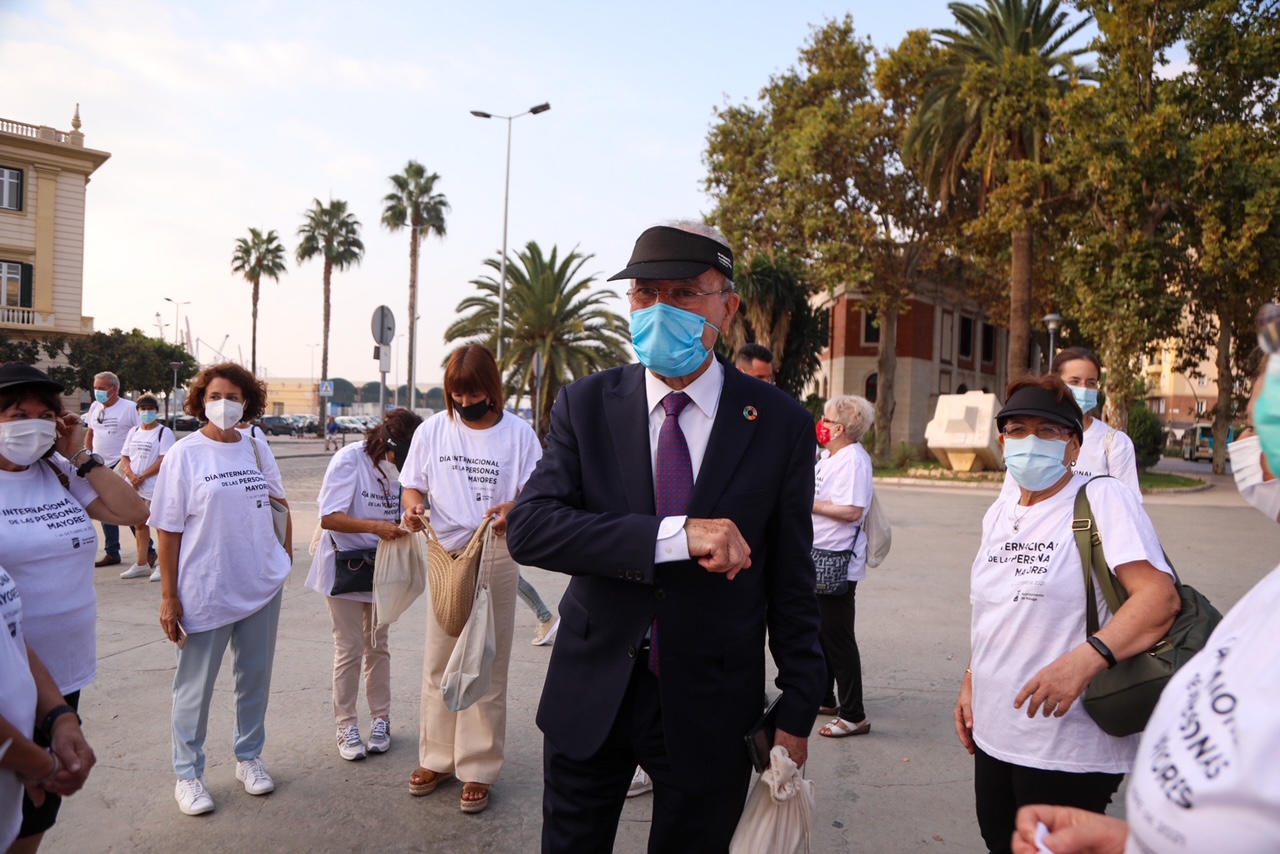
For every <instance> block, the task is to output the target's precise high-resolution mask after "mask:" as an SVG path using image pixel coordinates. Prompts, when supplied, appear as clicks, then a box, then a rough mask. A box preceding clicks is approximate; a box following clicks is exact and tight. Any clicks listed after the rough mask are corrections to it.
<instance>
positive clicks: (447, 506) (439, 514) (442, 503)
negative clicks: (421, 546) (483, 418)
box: [400, 409, 542, 551]
mask: <svg viewBox="0 0 1280 854" xmlns="http://www.w3.org/2000/svg"><path fill="white" fill-rule="evenodd" d="M541 458H542V445H540V444H539V443H538V437H537V435H536V434H535V433H534V432H533V428H532V427H530V426H529V425H528V424H526V423H525V422H524V421H522V420H521V419H519V418H517V417H516V416H515V415H514V414H512V413H511V412H509V411H505V410H504V411H503V413H502V419H501V420H499V421H498V423H497V424H495V425H493V426H492V427H490V428H488V429H487V430H477V429H475V428H472V427H468V426H466V424H465V423H463V421H462V419H461V418H457V417H451V416H450V415H449V411H448V410H447V409H446V410H445V411H443V412H437V413H436V414H435V415H433V416H431V417H430V418H428V419H427V420H426V421H424V422H422V424H420V425H419V426H418V429H417V431H415V432H414V434H413V444H411V445H410V446H409V453H408V454H407V455H406V458H405V461H404V467H403V468H402V469H401V470H400V482H401V483H402V484H403V485H404V486H406V487H408V488H409V489H416V490H418V491H419V492H422V493H424V494H427V493H429V494H430V496H431V527H432V528H434V529H435V532H436V534H438V535H439V537H440V542H441V544H442V545H443V546H444V547H445V548H446V549H448V550H450V551H453V550H455V549H460V548H462V547H463V546H465V545H466V544H467V541H468V540H470V539H471V535H472V534H474V533H475V531H476V529H477V528H479V527H480V523H481V522H482V521H483V519H484V511H486V510H488V509H489V508H490V507H492V506H494V505H495V504H502V503H503V502H506V501H514V500H515V499H516V496H517V495H519V494H520V490H521V488H523V487H524V484H525V482H526V481H527V480H528V479H529V475H531V474H533V469H534V466H535V465H537V463H538V460H539V459H541Z"/></svg>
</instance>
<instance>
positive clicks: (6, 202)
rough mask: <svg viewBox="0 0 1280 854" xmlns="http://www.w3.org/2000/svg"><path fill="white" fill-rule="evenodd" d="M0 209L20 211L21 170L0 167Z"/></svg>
mask: <svg viewBox="0 0 1280 854" xmlns="http://www.w3.org/2000/svg"><path fill="white" fill-rule="evenodd" d="M0 208H5V209H6V210H11V211H20V210H22V170H21V169H14V168H12V167H9V166H0Z"/></svg>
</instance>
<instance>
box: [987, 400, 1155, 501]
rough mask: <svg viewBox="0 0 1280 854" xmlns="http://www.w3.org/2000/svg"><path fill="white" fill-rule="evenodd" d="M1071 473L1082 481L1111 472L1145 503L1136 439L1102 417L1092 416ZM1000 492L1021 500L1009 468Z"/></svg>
mask: <svg viewBox="0 0 1280 854" xmlns="http://www.w3.org/2000/svg"><path fill="white" fill-rule="evenodd" d="M1108 436H1110V437H1111V439H1110V445H1111V447H1110V448H1108V447H1107V444H1108V439H1107V437H1108ZM1071 473H1072V474H1074V475H1075V476H1076V478H1077V479H1078V480H1079V481H1080V482H1081V483H1083V482H1085V481H1087V480H1089V479H1090V478H1093V477H1097V476H1098V475H1103V474H1109V475H1111V476H1112V477H1114V478H1115V479H1116V480H1119V481H1120V482H1121V483H1123V484H1125V485H1126V486H1128V487H1129V488H1130V489H1132V490H1133V494H1134V495H1136V496H1138V503H1140V504H1141V503H1142V487H1140V486H1139V485H1138V461H1137V455H1136V454H1135V452H1134V450H1133V440H1132V439H1130V438H1129V436H1128V434H1127V433H1125V432H1124V431H1123V430H1117V429H1115V428H1114V427H1110V426H1108V425H1106V424H1103V423H1102V419H1101V418H1095V419H1093V421H1092V422H1091V423H1090V424H1089V427H1088V429H1086V430H1085V431H1084V441H1083V442H1082V443H1081V444H1080V455H1079V456H1078V457H1076V464H1075V465H1074V466H1072V467H1071ZM1000 494H1001V497H1002V498H1003V497H1005V496H1006V495H1011V496H1013V500H1014V501H1017V500H1018V496H1019V494H1020V491H1019V490H1018V483H1017V481H1015V480H1014V479H1013V476H1012V475H1010V474H1009V473H1008V472H1007V471H1006V472H1005V475H1004V485H1003V486H1002V487H1001V488H1000Z"/></svg>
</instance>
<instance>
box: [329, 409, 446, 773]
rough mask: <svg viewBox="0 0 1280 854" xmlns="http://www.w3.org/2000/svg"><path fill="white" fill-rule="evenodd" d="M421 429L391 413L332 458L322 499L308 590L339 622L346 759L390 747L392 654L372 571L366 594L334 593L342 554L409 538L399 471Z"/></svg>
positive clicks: (341, 743) (337, 666) (336, 679)
mask: <svg viewBox="0 0 1280 854" xmlns="http://www.w3.org/2000/svg"><path fill="white" fill-rule="evenodd" d="M421 423H422V419H421V418H420V417H418V416H417V415H415V414H414V413H413V412H410V411H409V410H408V409H393V410H391V411H390V412H388V413H387V414H386V416H385V417H383V419H382V422H381V423H380V424H378V425H377V426H375V427H373V428H372V429H370V430H369V431H368V432H367V433H366V434H365V437H364V442H362V443H361V444H359V445H345V446H343V447H342V448H340V449H339V450H338V452H337V453H336V454H334V455H333V458H332V459H331V460H329V468H328V469H326V470H325V473H324V482H323V483H321V484H320V496H319V498H317V499H316V503H317V504H318V505H319V508H318V509H319V512H320V527H321V528H323V529H324V534H323V535H321V537H320V542H319V543H318V544H317V546H316V553H315V555H314V556H313V557H312V559H311V571H310V572H308V573H307V587H309V588H311V589H312V590H314V591H316V592H317V593H322V594H324V596H325V597H326V598H325V601H326V602H327V603H328V605H329V617H330V619H331V621H332V623H333V645H334V656H333V716H334V719H335V721H336V723H337V727H338V754H339V755H340V756H341V757H342V758H343V759H348V760H356V759H363V758H364V757H365V756H366V755H367V754H369V753H385V752H386V751H387V750H388V749H390V747H391V650H390V648H389V647H388V645H387V630H388V629H389V628H390V626H377V627H375V625H374V613H373V588H372V580H373V578H372V567H371V566H368V564H367V563H366V564H365V569H366V570H367V573H366V574H367V576H368V580H369V582H370V586H369V587H368V589H363V587H364V586H363V585H359V586H360V587H361V588H362V589H361V591H360V592H351V593H334V590H335V589H336V588H335V586H334V580H335V578H336V577H337V564H338V553H339V552H351V551H359V550H370V549H376V548H377V547H378V541H379V540H395V539H398V538H400V537H402V536H406V535H407V534H408V533H409V532H408V531H407V530H405V529H404V528H403V527H401V525H400V481H399V476H400V475H399V472H398V471H397V470H396V465H398V464H400V463H403V462H404V460H405V457H406V456H407V455H408V453H409V445H410V443H411V442H412V441H413V431H414V430H416V429H417V428H418V425H419V424H421ZM343 563H344V564H350V563H352V561H349V560H347V561H343ZM347 574H349V573H347ZM362 667H363V671H364V694H365V700H367V701H368V703H369V717H370V732H369V744H368V748H367V749H366V747H365V743H364V741H362V740H361V738H360V727H359V726H358V724H357V714H356V699H357V697H358V695H359V693H360V672H361V669H362Z"/></svg>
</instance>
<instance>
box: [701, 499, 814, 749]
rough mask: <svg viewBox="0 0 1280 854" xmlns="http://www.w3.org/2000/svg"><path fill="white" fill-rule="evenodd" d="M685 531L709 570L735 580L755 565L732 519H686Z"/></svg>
mask: <svg viewBox="0 0 1280 854" xmlns="http://www.w3.org/2000/svg"><path fill="white" fill-rule="evenodd" d="M684 533H685V537H686V538H687V539H688V541H689V557H692V558H697V560H698V563H699V564H701V565H702V568H703V569H705V570H706V571H707V572H723V573H725V574H726V575H728V577H729V580H730V581H733V579H734V578H735V577H736V576H737V575H738V573H739V572H741V571H742V570H744V569H746V568H747V567H749V566H751V546H749V545H747V541H746V540H745V539H743V537H742V533H741V532H740V531H738V526H737V525H735V524H733V522H732V521H730V520H728V519H686V520H685V523H684ZM797 764H798V763H797Z"/></svg>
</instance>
